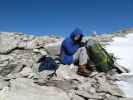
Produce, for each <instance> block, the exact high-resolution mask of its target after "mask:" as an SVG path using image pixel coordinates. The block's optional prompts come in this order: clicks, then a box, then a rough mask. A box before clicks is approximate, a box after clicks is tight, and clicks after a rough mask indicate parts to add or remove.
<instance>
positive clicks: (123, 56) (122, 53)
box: [106, 33, 133, 97]
mask: <svg viewBox="0 0 133 100" xmlns="http://www.w3.org/2000/svg"><path fill="white" fill-rule="evenodd" d="M113 40H114V41H113V42H110V45H108V46H106V49H107V51H108V52H111V53H114V55H115V56H116V57H117V58H120V59H118V60H117V63H118V64H120V65H122V66H124V67H126V68H128V69H129V70H130V71H131V72H130V74H133V33H131V34H128V35H127V36H126V37H115V38H114V39H113ZM117 83H118V85H119V86H120V88H121V89H122V90H123V91H124V92H125V94H126V95H127V96H128V97H133V92H132V89H133V78H130V79H129V80H127V81H121V82H117Z"/></svg>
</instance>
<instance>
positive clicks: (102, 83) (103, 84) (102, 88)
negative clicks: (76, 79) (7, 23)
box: [97, 76, 124, 97]
mask: <svg viewBox="0 0 133 100" xmlns="http://www.w3.org/2000/svg"><path fill="white" fill-rule="evenodd" d="M97 81H98V83H99V87H98V89H97V91H98V92H106V93H110V94H111V95H114V96H122V97H123V96H124V93H123V92H122V91H121V90H120V89H119V87H118V86H116V85H111V84H110V83H109V82H108V80H106V78H105V76H104V78H103V77H97Z"/></svg>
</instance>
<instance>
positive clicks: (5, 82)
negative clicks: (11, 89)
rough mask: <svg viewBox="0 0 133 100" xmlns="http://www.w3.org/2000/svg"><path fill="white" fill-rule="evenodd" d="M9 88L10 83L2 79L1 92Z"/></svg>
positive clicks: (0, 81) (0, 83)
mask: <svg viewBox="0 0 133 100" xmlns="http://www.w3.org/2000/svg"><path fill="white" fill-rule="evenodd" d="M8 86H9V82H8V81H4V80H3V79H0V90H2V89H3V88H4V87H8Z"/></svg>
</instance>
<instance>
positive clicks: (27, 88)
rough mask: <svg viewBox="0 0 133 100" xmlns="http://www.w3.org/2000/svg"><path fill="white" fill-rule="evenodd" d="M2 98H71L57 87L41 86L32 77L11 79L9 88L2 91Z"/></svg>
mask: <svg viewBox="0 0 133 100" xmlns="http://www.w3.org/2000/svg"><path fill="white" fill-rule="evenodd" d="M0 100H70V99H69V97H68V96H67V94H66V93H65V92H63V91H62V90H61V89H59V88H56V87H47V86H39V85H36V84H34V83H33V81H32V80H30V79H25V78H18V79H16V80H12V81H11V85H10V87H9V88H7V87H5V89H3V91H1V92H0Z"/></svg>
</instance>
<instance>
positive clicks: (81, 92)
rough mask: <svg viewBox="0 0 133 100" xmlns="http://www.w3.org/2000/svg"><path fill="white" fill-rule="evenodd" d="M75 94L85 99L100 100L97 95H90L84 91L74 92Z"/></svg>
mask: <svg viewBox="0 0 133 100" xmlns="http://www.w3.org/2000/svg"><path fill="white" fill-rule="evenodd" d="M76 94H77V95H79V96H81V97H84V98H87V99H102V97H101V96H99V95H97V94H90V93H87V92H85V91H76Z"/></svg>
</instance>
